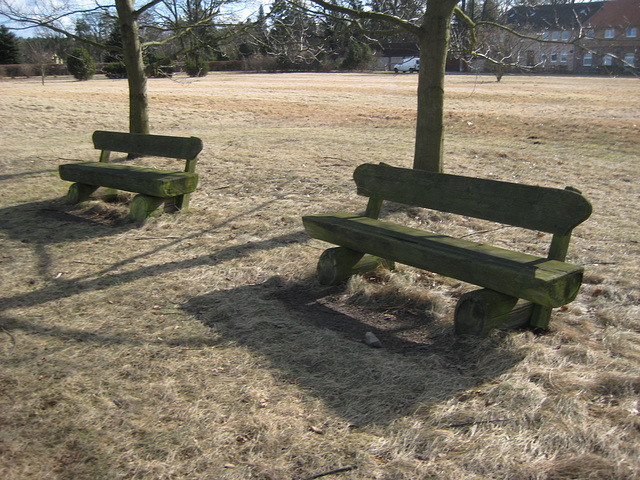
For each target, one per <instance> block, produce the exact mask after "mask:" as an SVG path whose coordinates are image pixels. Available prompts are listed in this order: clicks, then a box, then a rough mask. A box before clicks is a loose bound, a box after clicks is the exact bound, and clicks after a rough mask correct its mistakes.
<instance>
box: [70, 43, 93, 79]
mask: <svg viewBox="0 0 640 480" xmlns="http://www.w3.org/2000/svg"><path fill="white" fill-rule="evenodd" d="M67 68H68V69H69V72H70V73H71V75H73V76H74V77H75V78H77V79H78V80H89V79H90V78H91V77H93V75H94V74H95V73H96V64H95V63H93V58H91V55H90V54H89V52H87V51H86V50H85V49H84V48H74V49H73V50H72V51H71V53H70V54H69V56H68V57H67Z"/></svg>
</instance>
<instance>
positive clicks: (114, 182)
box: [58, 162, 198, 198]
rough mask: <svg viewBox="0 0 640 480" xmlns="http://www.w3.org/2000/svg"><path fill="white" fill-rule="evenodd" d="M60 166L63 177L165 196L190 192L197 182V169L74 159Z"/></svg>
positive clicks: (154, 195)
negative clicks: (75, 161)
mask: <svg viewBox="0 0 640 480" xmlns="http://www.w3.org/2000/svg"><path fill="white" fill-rule="evenodd" d="M58 170H59V173H60V178H62V179H63V180H68V181H71V182H78V183H82V184H86V185H96V186H101V187H108V188H116V189H118V190H125V191H127V192H135V193H142V194H145V195H150V196H153V197H162V198H168V197H175V196H178V195H184V194H187V193H191V192H193V191H194V190H195V189H196V187H197V185H198V175H197V174H196V173H187V172H172V171H167V170H156V169H152V168H144V167H136V166H131V165H121V164H114V163H101V162H84V163H72V164H66V165H60V167H59V168H58Z"/></svg>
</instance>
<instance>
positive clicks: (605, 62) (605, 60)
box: [602, 53, 613, 67]
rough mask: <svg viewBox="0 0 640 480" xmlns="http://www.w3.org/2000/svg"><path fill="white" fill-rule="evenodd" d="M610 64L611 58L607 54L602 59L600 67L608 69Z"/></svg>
mask: <svg viewBox="0 0 640 480" xmlns="http://www.w3.org/2000/svg"><path fill="white" fill-rule="evenodd" d="M612 63H613V57H612V56H611V55H609V54H608V53H607V54H606V55H605V56H604V57H602V65H604V66H605V67H610V66H611V64H612Z"/></svg>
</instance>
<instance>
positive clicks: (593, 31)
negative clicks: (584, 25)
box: [585, 28, 596, 38]
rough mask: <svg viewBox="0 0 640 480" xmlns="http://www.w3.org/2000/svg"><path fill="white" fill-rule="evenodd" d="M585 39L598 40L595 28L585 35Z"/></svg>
mask: <svg viewBox="0 0 640 480" xmlns="http://www.w3.org/2000/svg"><path fill="white" fill-rule="evenodd" d="M585 37H587V38H596V31H595V30H594V29H593V28H590V29H588V30H587V33H585Z"/></svg>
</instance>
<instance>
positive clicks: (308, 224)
mask: <svg viewBox="0 0 640 480" xmlns="http://www.w3.org/2000/svg"><path fill="white" fill-rule="evenodd" d="M354 179H355V182H356V185H357V189H358V194H359V195H363V196H366V197H369V203H368V205H367V208H366V212H365V213H364V215H357V214H352V213H346V212H338V213H333V214H324V215H309V216H305V217H303V218H302V221H303V224H304V227H305V229H306V231H307V232H308V234H309V235H310V236H311V237H313V238H317V239H320V240H323V241H326V242H329V243H333V244H335V245H339V247H337V248H330V249H328V250H326V251H325V252H324V253H323V254H322V256H321V257H320V260H319V262H318V277H319V281H320V282H321V283H323V284H337V283H339V282H342V281H344V280H346V279H347V278H349V277H350V276H351V275H353V274H354V273H364V272H366V271H371V270H373V269H375V268H376V267H378V266H379V265H381V264H385V262H386V266H388V267H389V266H390V267H392V266H393V262H399V263H403V264H406V265H411V266H413V267H417V268H420V269H424V270H428V271H431V272H434V273H437V274H441V275H444V276H448V277H451V278H455V279H458V280H462V281H464V282H468V283H472V284H474V285H478V286H481V287H485V288H484V289H480V290H476V291H472V292H469V293H466V294H464V295H463V296H462V297H461V298H460V300H459V301H458V304H457V306H456V312H455V316H454V319H455V330H456V333H458V334H474V335H483V334H485V333H486V332H487V331H489V330H490V329H491V328H495V327H507V326H511V327H513V326H522V325H527V324H528V325H529V326H532V327H537V328H547V327H548V323H549V319H550V316H551V309H552V308H554V307H560V306H562V305H565V304H566V303H568V302H571V301H572V300H574V299H575V297H576V295H577V294H578V290H579V288H580V285H581V283H582V274H583V268H582V267H581V266H576V265H571V264H568V263H566V262H565V261H564V260H565V257H566V254H567V250H568V247H569V241H570V238H571V232H572V230H573V229H574V228H575V227H576V226H578V225H579V224H581V223H582V222H584V221H585V220H586V219H587V218H589V216H590V215H591V204H590V203H589V202H588V201H587V200H586V199H585V198H584V197H583V196H582V195H581V194H580V193H579V192H578V191H577V190H575V189H571V188H570V187H568V188H567V189H565V190H560V189H555V188H546V187H539V186H532V185H522V184H515V183H507V182H500V181H495V180H485V179H480V178H470V177H462V176H455V175H446V174H440V173H432V172H427V171H421V170H411V169H405V168H396V167H391V166H389V165H385V164H380V165H374V164H364V165H360V166H359V167H358V168H356V170H355V172H354ZM384 200H390V201H393V202H397V203H402V204H406V205H411V206H418V207H424V208H428V209H433V210H438V211H442V212H448V213H454V214H459V215H464V216H467V217H473V218H478V219H483V220H489V221H492V222H497V223H500V224H505V225H511V226H516V227H522V228H526V229H531V230H534V231H537V232H547V233H551V234H553V237H552V240H551V244H550V248H549V252H548V255H547V257H546V258H544V257H538V256H535V255H530V254H527V253H520V252H517V251H513V250H508V249H504V248H499V247H495V246H491V245H486V244H482V243H477V242H474V241H470V240H467V239H460V238H452V237H448V236H445V235H440V234H435V233H431V232H426V231H422V230H418V229H415V228H409V227H406V226H402V225H397V224H393V223H389V222H385V221H382V220H379V219H378V217H379V215H380V210H381V208H382V203H383V201H384ZM519 299H521V300H519Z"/></svg>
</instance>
